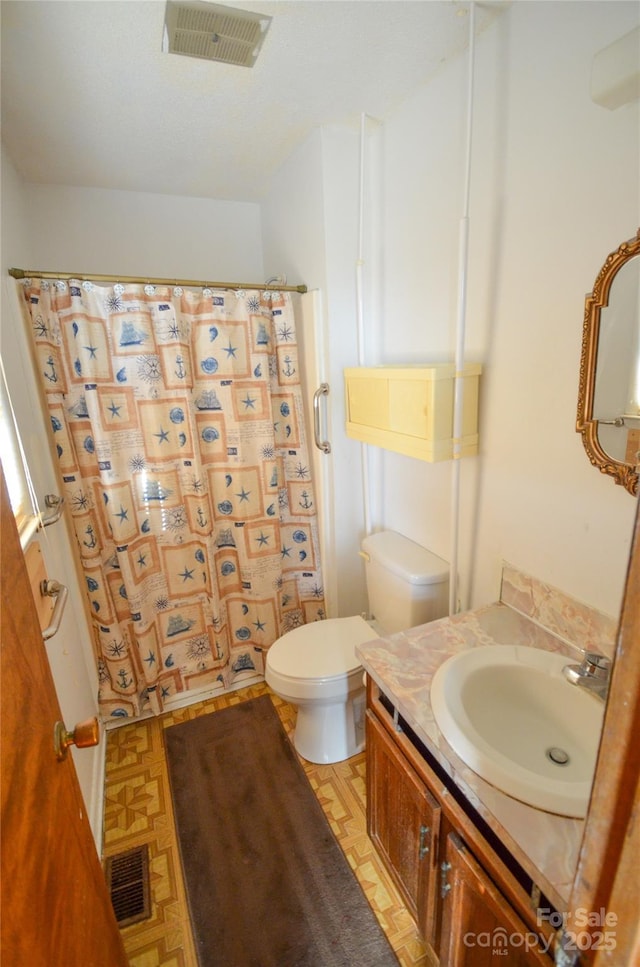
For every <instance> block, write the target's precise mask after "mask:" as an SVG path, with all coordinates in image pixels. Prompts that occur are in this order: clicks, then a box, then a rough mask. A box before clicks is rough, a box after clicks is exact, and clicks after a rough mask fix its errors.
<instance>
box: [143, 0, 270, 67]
mask: <svg viewBox="0 0 640 967" xmlns="http://www.w3.org/2000/svg"><path fill="white" fill-rule="evenodd" d="M270 23H271V17H267V16H263V15H262V14H257V13H251V12H250V11H248V10H238V9H236V8H235V7H227V6H223V5H222V4H216V3H202V2H198V0H167V5H166V8H165V22H164V34H163V40H162V50H163V51H164V52H165V53H166V54H182V55H183V56H185V57H200V58H202V59H203V60H217V61H221V62H222V63H223V64H235V65H236V66H238V67H253V65H254V64H255V62H256V59H257V57H258V54H259V52H260V48H261V47H262V42H263V40H264V38H265V35H266V33H267V30H268V29H269V24H270Z"/></svg>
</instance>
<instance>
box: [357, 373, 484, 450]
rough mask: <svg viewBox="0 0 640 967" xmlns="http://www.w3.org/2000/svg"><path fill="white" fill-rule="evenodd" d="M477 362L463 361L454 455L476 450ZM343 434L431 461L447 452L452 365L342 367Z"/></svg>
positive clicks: (450, 438)
mask: <svg viewBox="0 0 640 967" xmlns="http://www.w3.org/2000/svg"><path fill="white" fill-rule="evenodd" d="M481 371H482V367H481V366H480V364H479V363H468V364H467V365H466V366H465V367H464V377H463V379H464V395H463V407H462V436H461V447H460V456H463V457H467V456H472V455H473V454H476V453H477V452H478V384H479V380H480V373H481ZM344 375H345V390H346V394H345V395H346V407H347V423H346V430H347V436H349V437H352V439H354V440H360V441H361V442H362V443H370V444H372V445H373V446H376V447H383V448H384V449H385V450H395V451H396V452H398V453H404V454H405V455H406V456H409V457H417V458H418V459H419V460H427V461H429V462H431V463H435V462H436V461H438V460H450V459H451V458H452V457H453V396H454V375H455V367H454V366H453V364H450V363H434V364H433V365H432V366H373V367H367V366H360V367H357V368H353V369H345V371H344Z"/></svg>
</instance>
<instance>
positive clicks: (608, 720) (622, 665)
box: [563, 496, 640, 967]
mask: <svg viewBox="0 0 640 967" xmlns="http://www.w3.org/2000/svg"><path fill="white" fill-rule="evenodd" d="M639 735H640V496H639V498H638V502H637V504H636V520H635V527H634V533H633V542H632V546H631V554H630V557H629V566H628V569H627V580H626V585H625V592H624V598H623V602H622V611H621V614H620V623H619V626H618V638H617V643H616V651H615V661H614V665H613V672H612V676H611V685H610V688H609V697H608V700H607V706H606V709H605V717H604V724H603V728H602V738H601V740H600V750H599V753H598V762H597V764H596V774H595V777H594V782H593V789H592V791H591V801H590V803H589V811H588V813H587V818H586V822H585V829H584V836H583V840H582V845H581V848H580V856H579V858H578V865H577V868H576V875H575V879H574V882H573V889H572V892H571V897H570V899H569V904H568V908H569V911H570V912H569V914H568V916H567V919H566V924H565V931H564V954H563V958H564V959H563V963H566V964H570V963H578V962H580V963H581V964H594V965H595V967H622V965H625V967H626V965H629V967H631V965H634V967H635V965H637V964H640V742H639V740H638V736H639Z"/></svg>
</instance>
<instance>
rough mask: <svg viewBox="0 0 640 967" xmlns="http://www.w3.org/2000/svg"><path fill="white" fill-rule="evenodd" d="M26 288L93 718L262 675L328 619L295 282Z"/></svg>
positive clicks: (43, 284) (42, 283) (130, 712)
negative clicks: (270, 661) (299, 630)
mask: <svg viewBox="0 0 640 967" xmlns="http://www.w3.org/2000/svg"><path fill="white" fill-rule="evenodd" d="M22 287H23V296H24V306H25V309H26V312H27V314H28V319H29V324H30V327H31V330H32V333H33V338H34V342H35V350H36V357H37V361H38V362H37V365H38V370H39V373H40V377H41V380H42V385H43V387H44V391H45V394H46V400H47V405H48V410H49V416H50V420H51V427H52V431H53V441H54V446H55V449H56V453H57V457H58V461H59V465H60V471H61V476H62V480H63V487H64V496H65V499H66V505H67V507H68V508H69V512H70V517H71V521H72V523H73V527H74V529H75V534H76V537H77V545H78V551H79V555H80V560H81V563H82V568H83V574H84V581H85V589H86V593H87V596H88V601H89V608H90V611H91V615H92V621H93V632H94V646H95V653H96V660H97V664H98V672H99V682H100V704H101V709H102V711H103V714H105V715H106V716H124V717H126V716H137V715H140V714H141V713H146V712H149V711H151V712H154V713H158V712H160V711H162V709H163V707H164V705H165V703H166V701H167V700H168V699H172V698H174V697H175V696H176V695H178V694H179V693H185V692H190V691H194V690H198V691H199V690H201V689H203V688H220V689H221V690H226V689H228V688H229V687H230V686H232V685H235V684H237V683H239V682H241V681H242V680H244V679H247V678H249V677H253V676H255V675H256V674H261V673H263V671H264V656H265V653H266V651H265V650H266V649H267V648H268V646H269V645H270V644H272V643H273V641H274V640H275V639H276V638H277V637H278V636H279V635H281V634H283V633H284V632H285V631H288V630H289V629H291V628H293V627H295V626H297V625H300V624H303V623H305V622H308V621H316V620H318V619H321V618H323V617H324V616H325V615H324V602H323V588H322V578H321V571H320V561H319V557H318V547H319V544H318V533H317V520H316V514H315V499H314V493H313V485H312V481H311V479H310V460H309V455H308V451H307V446H306V441H305V427H304V419H303V405H302V395H301V388H300V381H299V375H300V374H299V366H298V356H297V342H296V331H295V321H294V313H293V306H292V302H291V296H290V295H289V294H288V293H276V292H262V291H233V290H228V289H225V290H222V289H206V288H205V289H202V290H195V289H192V288H180V287H179V286H175V287H171V286H151V285H147V286H143V285H137V284H135V285H134V284H127V285H113V286H105V285H101V284H98V283H92V282H86V281H85V282H80V281H71V282H64V281H52V282H48V281H46V280H39V279H30V280H26V281H25V282H24V283H22Z"/></svg>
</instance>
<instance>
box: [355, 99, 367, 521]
mask: <svg viewBox="0 0 640 967" xmlns="http://www.w3.org/2000/svg"><path fill="white" fill-rule="evenodd" d="M365 136H366V115H365V114H362V115H361V117H360V177H359V197H358V255H357V259H356V322H357V335H358V366H364V365H365V359H366V355H365V333H364V292H363V268H364V198H365V168H366V165H365ZM360 463H361V475H362V507H363V517H364V532H365V534H370V533H371V499H370V484H369V451H368V448H367V444H366V443H361V444H360Z"/></svg>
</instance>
